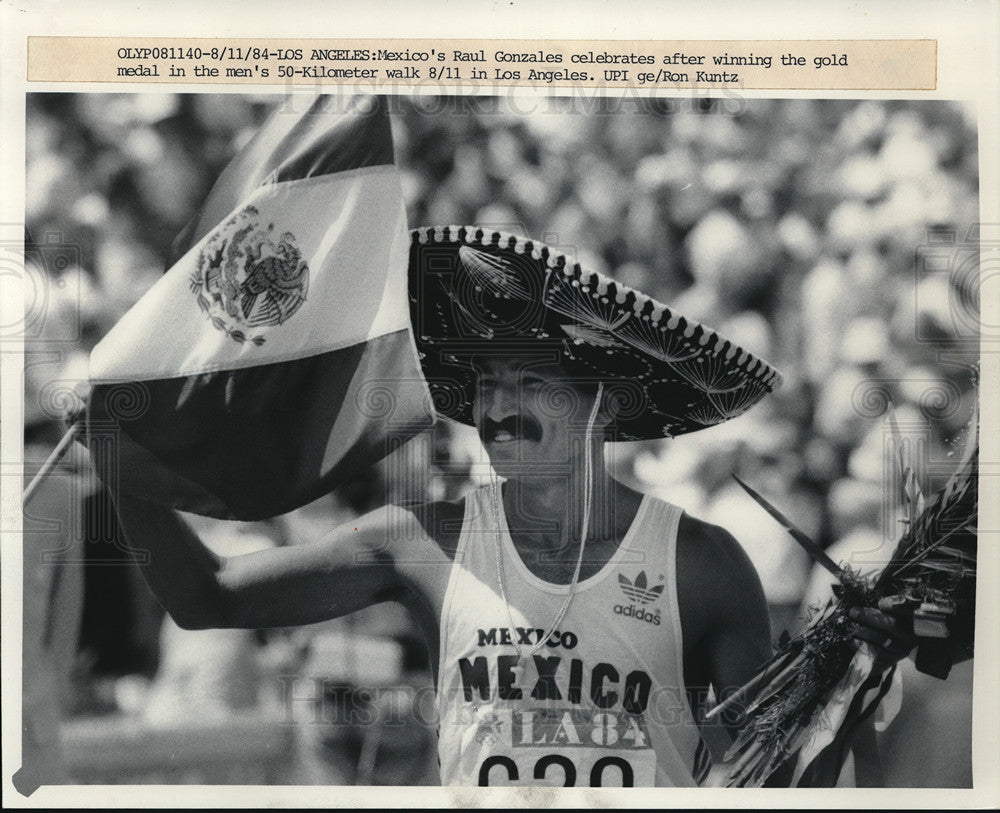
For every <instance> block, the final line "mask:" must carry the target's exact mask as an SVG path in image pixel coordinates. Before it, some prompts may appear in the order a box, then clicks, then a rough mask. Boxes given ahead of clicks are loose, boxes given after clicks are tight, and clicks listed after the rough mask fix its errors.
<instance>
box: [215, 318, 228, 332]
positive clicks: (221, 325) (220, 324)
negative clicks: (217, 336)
mask: <svg viewBox="0 0 1000 813" xmlns="http://www.w3.org/2000/svg"><path fill="white" fill-rule="evenodd" d="M212 324H213V325H215V327H217V328H218V329H219V330H225V329H226V323H225V322H223V321H222V320H221V319H220V318H219V317H218V316H213V317H212Z"/></svg>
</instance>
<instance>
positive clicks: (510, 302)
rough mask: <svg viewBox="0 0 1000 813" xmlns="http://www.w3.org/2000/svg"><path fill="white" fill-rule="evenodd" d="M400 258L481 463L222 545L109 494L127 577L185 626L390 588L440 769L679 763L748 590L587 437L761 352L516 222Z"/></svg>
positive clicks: (284, 615) (448, 776)
mask: <svg viewBox="0 0 1000 813" xmlns="http://www.w3.org/2000/svg"><path fill="white" fill-rule="evenodd" d="M410 274H411V278H410V292H411V299H412V302H413V307H412V311H411V315H412V319H413V326H414V333H415V336H416V338H417V341H418V345H419V349H420V351H421V356H422V362H423V365H424V371H425V374H426V375H427V378H428V381H429V383H430V385H431V388H432V392H433V394H434V395H435V399H436V406H437V408H438V410H439V411H440V412H442V413H443V414H445V415H448V416H449V417H452V418H454V419H456V420H460V421H464V422H467V423H473V424H474V425H475V426H476V428H477V430H478V432H479V435H480V438H481V439H482V442H483V445H484V447H485V449H486V451H487V453H488V454H489V456H490V460H491V462H492V465H493V469H494V471H495V473H496V475H497V476H498V477H499V478H502V480H503V482H502V483H501V482H500V481H499V480H496V479H494V480H493V482H492V483H491V485H490V486H488V487H486V488H483V489H479V490H477V491H474V492H472V493H470V494H468V495H466V496H465V497H464V498H462V499H459V500H456V501H454V502H439V503H434V504H429V505H420V506H413V507H411V508H408V509H404V508H401V507H398V506H386V507H384V508H381V509H378V510H376V511H374V512H372V513H369V514H367V515H366V516H364V517H362V518H361V519H360V520H356V521H354V522H352V523H350V524H349V525H348V526H345V527H341V528H339V529H337V530H335V531H333V532H332V533H330V534H329V535H328V536H326V537H325V538H324V539H322V540H319V541H317V542H315V543H313V544H303V545H295V546H292V547H288V548H280V549H274V550H267V551H261V552H259V553H253V554H250V555H246V556H237V557H232V558H226V559H222V558H219V557H217V556H215V555H214V554H212V553H211V552H210V551H209V550H208V549H207V548H206V547H205V546H204V545H202V544H201V543H200V542H199V540H198V539H197V538H196V537H195V536H194V535H193V534H192V533H191V532H190V531H189V530H188V529H187V528H186V527H185V526H184V525H183V523H181V522H180V521H179V520H178V519H177V517H176V515H175V514H174V513H173V512H172V511H170V510H168V509H163V508H159V507H155V506H152V505H148V504H145V503H142V502H139V501H137V500H135V499H134V498H131V497H128V496H125V495H120V496H119V498H118V507H119V513H120V516H121V521H122V525H123V527H124V528H125V530H126V533H127V534H128V536H129V537H130V539H131V541H132V544H133V546H134V547H138V548H142V549H146V550H148V551H149V566H148V567H146V568H145V574H146V577H147V579H148V581H149V583H150V585H151V586H152V587H153V589H154V590H155V591H156V593H157V595H158V596H159V597H160V599H161V601H162V602H163V604H164V605H165V607H166V608H167V610H168V611H169V612H170V613H171V615H172V616H173V617H174V619H175V620H176V621H177V622H178V623H179V624H180V625H181V626H185V627H191V628H202V627H209V626H221V627H254V628H256V627H271V626H291V625H296V624H308V623H313V622H318V621H322V620H325V619H329V618H332V617H336V616H340V615H344V614H346V613H350V612H353V611H355V610H357V609H360V608H362V607H366V606H369V605H372V604H375V603H378V602H382V601H386V600H389V599H395V600H398V601H401V602H403V603H404V604H408V605H409V606H410V608H411V610H412V612H413V614H414V617H415V618H416V619H417V621H418V623H419V624H420V625H421V627H422V628H423V630H424V633H425V636H426V638H427V644H428V647H429V648H430V652H431V653H432V660H433V668H434V674H435V679H436V681H437V687H438V706H439V732H438V733H439V758H440V763H441V775H442V781H443V782H444V783H445V784H473V785H475V784H478V785H489V784H555V785H562V786H571V785H589V786H602V785H629V786H633V785H634V786H652V785H674V786H692V785H695V784H697V783H698V782H699V781H701V780H703V779H704V777H705V775H706V773H707V771H708V768H709V765H710V760H709V758H708V751H707V748H706V747H705V744H704V743H703V741H702V739H701V737H700V734H699V730H698V726H697V723H696V713H697V709H698V706H699V703H700V702H701V701H702V700H703V698H704V693H705V692H706V691H707V689H708V688H709V687H712V688H713V689H714V692H715V695H716V696H717V697H719V698H722V697H725V696H726V694H727V693H728V692H730V691H732V690H733V689H735V688H736V687H738V686H740V685H742V684H743V683H744V682H746V680H747V679H749V678H750V677H751V676H752V675H753V673H754V671H755V669H756V668H757V667H758V666H760V665H761V664H762V663H763V662H764V661H766V660H767V658H768V657H769V655H770V652H771V644H770V630H769V627H768V620H767V619H768V617H767V607H766V603H765V600H764V596H763V592H762V590H761V586H760V582H759V580H758V578H757V575H756V573H755V572H754V570H753V567H752V566H751V564H750V562H749V560H748V558H747V557H746V555H745V554H744V553H743V551H742V550H741V548H740V546H739V544H738V543H737V542H736V540H735V539H734V538H733V537H732V536H731V535H730V534H729V533H728V532H726V531H724V530H723V529H721V528H718V527H715V526H712V525H708V524H706V523H703V522H700V521H698V520H696V519H694V518H692V517H689V516H687V515H686V514H684V513H683V511H681V510H680V509H679V508H677V507H675V506H671V505H668V504H666V503H663V502H661V501H658V500H654V499H652V498H650V497H648V496H643V495H641V494H639V493H637V492H635V491H633V490H632V489H630V488H628V487H626V486H625V485H623V484H622V483H620V482H618V481H616V480H615V479H614V478H612V477H611V476H610V475H609V473H608V471H607V468H606V466H605V462H604V455H603V444H604V442H605V440H606V439H609V438H614V439H618V440H629V439H638V438H642V437H663V436H670V435H675V434H680V433H682V432H688V431H694V430H695V429H698V428H700V427H702V426H706V425H711V424H713V423H718V422H720V421H722V420H725V419H727V418H729V417H734V416H736V415H738V414H740V413H741V412H743V411H745V410H746V409H748V408H749V407H750V406H752V405H753V404H754V403H755V402H756V401H758V400H759V399H760V398H761V397H763V396H764V395H766V394H767V392H769V391H770V390H771V389H772V388H773V387H774V386H776V385H777V382H778V375H777V373H776V372H775V371H774V370H773V369H772V368H770V367H769V366H768V365H767V364H765V363H764V362H762V361H760V360H759V359H756V358H754V357H753V356H752V355H751V354H749V353H747V352H746V351H744V350H742V349H741V348H738V347H736V346H734V345H732V344H731V343H730V342H728V341H726V340H724V339H723V338H722V337H720V336H718V335H717V334H715V333H714V332H713V331H711V330H709V329H708V328H705V327H703V326H701V325H697V324H695V323H693V322H690V321H688V320H685V319H684V318H683V317H680V316H678V315H675V314H672V313H671V312H670V311H669V310H668V309H666V308H665V307H664V306H662V305H660V304H659V303H657V302H655V301H653V300H651V299H650V298H649V297H647V296H645V295H643V294H641V293H639V292H637V291H632V290H630V289H626V288H624V287H623V286H618V285H616V283H614V282H613V281H611V280H608V279H606V278H603V277H600V276H598V275H596V274H589V273H587V272H585V271H584V270H583V269H581V268H580V267H579V266H578V265H573V264H571V263H569V262H568V261H567V260H566V258H565V257H564V256H562V255H559V254H557V253H556V252H553V251H551V250H549V249H548V248H547V247H545V246H542V245H541V244H538V243H533V242H531V241H527V240H523V239H520V238H515V237H510V236H507V235H501V234H497V233H491V232H484V231H482V230H478V229H472V228H463V229H454V228H445V229H423V230H420V231H418V232H415V233H414V236H413V242H412V247H411V257H410ZM123 476H125V477H127V476H128V473H127V472H125V473H123ZM881 639H885V632H881V633H880V640H881ZM897 657H898V655H897Z"/></svg>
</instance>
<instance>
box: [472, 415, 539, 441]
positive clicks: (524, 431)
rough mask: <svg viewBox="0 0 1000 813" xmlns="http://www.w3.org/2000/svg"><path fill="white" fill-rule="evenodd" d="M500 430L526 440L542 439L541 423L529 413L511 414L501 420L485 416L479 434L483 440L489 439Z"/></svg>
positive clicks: (493, 437)
mask: <svg viewBox="0 0 1000 813" xmlns="http://www.w3.org/2000/svg"><path fill="white" fill-rule="evenodd" d="M500 432H509V433H510V434H511V435H513V436H514V437H516V438H524V439H526V440H541V439H542V427H541V424H539V423H538V421H536V420H535V419H534V418H532V417H531V416H530V415H511V416H509V417H507V418H504V419H503V420H501V421H494V420H491V419H489V418H486V420H485V421H484V423H483V428H482V431H481V432H480V436H481V438H482V439H483V440H485V441H491V440H494V439H495V438H496V436H497V434H498V433H500Z"/></svg>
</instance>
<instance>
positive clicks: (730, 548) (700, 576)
mask: <svg viewBox="0 0 1000 813" xmlns="http://www.w3.org/2000/svg"><path fill="white" fill-rule="evenodd" d="M677 574H678V578H679V580H680V581H681V582H682V583H687V584H694V585H696V586H697V589H698V590H699V592H702V593H703V594H713V595H714V594H716V593H718V592H719V591H721V590H727V589H732V590H735V591H737V592H738V591H740V590H741V589H755V588H756V587H757V585H759V581H760V580H759V577H758V576H757V571H756V570H755V569H754V566H753V564H752V563H751V561H750V557H749V556H747V554H746V551H744V550H743V547H742V546H741V545H740V543H739V542H738V541H737V539H736V537H735V536H733V535H732V534H731V533H730V532H729V531H727V530H726V529H725V528H723V527H722V526H720V525H713V524H712V523H710V522H705V521H704V520H701V519H698V518H697V517H693V516H691V515H690V514H688V513H686V512H685V513H683V514H682V515H681V519H680V524H679V526H678V528H677Z"/></svg>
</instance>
